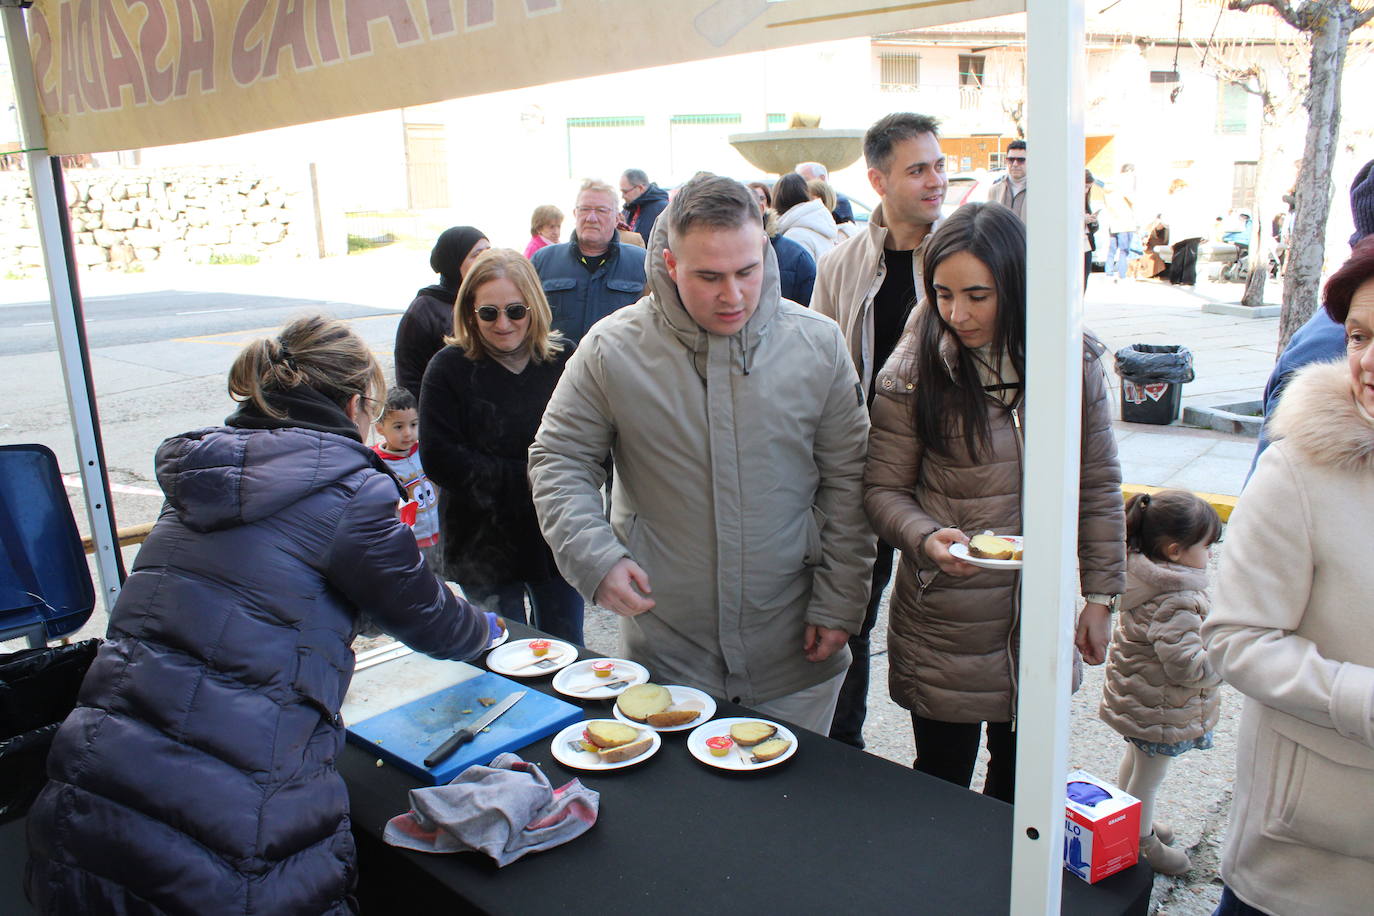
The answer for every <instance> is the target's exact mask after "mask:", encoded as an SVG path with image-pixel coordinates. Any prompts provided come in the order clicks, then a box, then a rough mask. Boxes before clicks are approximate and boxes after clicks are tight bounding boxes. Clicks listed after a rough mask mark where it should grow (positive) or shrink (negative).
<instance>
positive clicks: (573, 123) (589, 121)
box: [568, 115, 644, 127]
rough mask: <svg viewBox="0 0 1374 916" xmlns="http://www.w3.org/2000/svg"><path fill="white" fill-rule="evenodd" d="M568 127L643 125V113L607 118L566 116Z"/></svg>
mask: <svg viewBox="0 0 1374 916" xmlns="http://www.w3.org/2000/svg"><path fill="white" fill-rule="evenodd" d="M568 126H569V127H643V126H644V116H643V115H624V116H621V117H609V118H568Z"/></svg>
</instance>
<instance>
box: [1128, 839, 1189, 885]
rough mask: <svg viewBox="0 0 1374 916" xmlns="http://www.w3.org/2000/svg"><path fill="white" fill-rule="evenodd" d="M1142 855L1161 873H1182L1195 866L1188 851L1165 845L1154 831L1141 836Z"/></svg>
mask: <svg viewBox="0 0 1374 916" xmlns="http://www.w3.org/2000/svg"><path fill="white" fill-rule="evenodd" d="M1140 857H1141V858H1142V859H1144V860H1145V861H1146V862H1148V863H1150V867H1151V868H1153V869H1154V870H1155V871H1157V872H1159V873H1160V874H1161V875H1181V874H1183V873H1184V872H1186V871H1187V870H1188V869H1190V868H1192V867H1193V862H1192V860H1191V859H1189V858H1188V853H1186V852H1184V851H1183V850H1182V849H1174V848H1173V847H1172V846H1165V845H1164V844H1163V843H1161V842H1160V841H1159V837H1157V836H1155V835H1154V834H1153V833H1151V834H1150V835H1149V836H1143V837H1141V838H1140Z"/></svg>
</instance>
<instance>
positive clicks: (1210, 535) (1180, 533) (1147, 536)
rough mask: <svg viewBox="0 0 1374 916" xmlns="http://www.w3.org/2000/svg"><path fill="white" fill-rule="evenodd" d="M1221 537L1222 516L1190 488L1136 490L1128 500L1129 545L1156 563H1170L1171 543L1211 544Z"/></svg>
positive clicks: (1127, 541) (1127, 532)
mask: <svg viewBox="0 0 1374 916" xmlns="http://www.w3.org/2000/svg"><path fill="white" fill-rule="evenodd" d="M1220 536H1221V517H1220V516H1218V515H1217V510H1216V509H1213V508H1212V506H1211V504H1210V503H1208V502H1207V501H1206V500H1204V499H1202V498H1201V497H1199V496H1197V495H1196V494H1194V493H1190V492H1188V491H1187V490H1160V491H1159V492H1158V493H1137V494H1136V495H1135V496H1132V497H1131V498H1130V501H1128V502H1127V503H1126V546H1127V547H1128V548H1129V549H1131V550H1135V551H1139V552H1140V553H1143V554H1144V555H1145V556H1146V557H1148V558H1150V559H1151V560H1153V561H1154V562H1156V563H1167V562H1169V557H1168V554H1167V551H1168V549H1169V545H1170V544H1177V545H1179V546H1180V547H1185V548H1186V547H1191V546H1193V545H1194V544H1206V545H1208V546H1209V547H1210V546H1211V545H1212V544H1215V543H1216V542H1217V538H1219V537H1220Z"/></svg>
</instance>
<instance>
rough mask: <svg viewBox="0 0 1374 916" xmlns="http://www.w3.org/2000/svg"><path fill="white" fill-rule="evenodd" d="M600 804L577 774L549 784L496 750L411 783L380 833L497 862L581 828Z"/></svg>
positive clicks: (408, 844) (423, 848)
mask: <svg viewBox="0 0 1374 916" xmlns="http://www.w3.org/2000/svg"><path fill="white" fill-rule="evenodd" d="M600 806H601V795H600V793H598V792H596V791H595V790H593V789H588V788H587V787H586V786H584V785H582V783H581V782H580V781H579V780H576V779H574V780H572V781H571V782H569V783H567V784H566V785H564V786H562V787H560V788H557V789H555V788H553V787H552V786H550V784H549V779H548V777H547V776H545V775H544V772H543V771H542V770H540V769H539V767H538V766H536V765H535V764H533V763H530V762H528V761H526V760H522V759H521V758H520V756H519V755H517V754H500V755H498V756H497V757H496V759H494V760H493V761H492V762H491V764H490V765H488V766H470V767H468V768H467V769H466V770H464V771H463V772H461V773H459V774H458V776H457V777H455V778H454V780H453V782H451V783H449V784H448V785H446V786H434V787H432V788H425V789H411V790H410V811H408V812H406V813H405V814H400V815H397V816H396V817H393V818H392V819H391V820H390V821H388V822H387V825H386V833H385V834H384V837H383V838H384V839H385V840H386V842H387V843H389V844H391V845H392V846H401V847H404V848H406V849H417V850H419V851H420V852H464V851H467V850H472V851H474V852H484V853H486V854H487V855H489V856H491V857H492V858H493V859H495V860H496V864H497V865H498V866H504V865H509V864H510V863H511V862H514V861H515V860H516V859H518V858H520V857H521V856H523V855H524V854H525V853H527V852H537V851H539V850H541V849H548V848H549V847H551V846H558V845H560V844H562V843H566V842H568V841H569V840H571V839H573V838H574V837H577V836H581V835H582V834H583V833H586V832H587V830H589V829H590V828H591V826H592V824H595V823H596V815H597V812H598V811H599V810H600Z"/></svg>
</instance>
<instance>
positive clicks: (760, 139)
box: [730, 115, 864, 175]
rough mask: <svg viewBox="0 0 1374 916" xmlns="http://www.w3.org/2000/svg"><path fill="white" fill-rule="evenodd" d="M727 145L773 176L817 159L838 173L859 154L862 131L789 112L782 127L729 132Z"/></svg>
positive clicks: (861, 146)
mask: <svg viewBox="0 0 1374 916" xmlns="http://www.w3.org/2000/svg"><path fill="white" fill-rule="evenodd" d="M730 145H731V146H733V147H734V148H735V149H737V150H739V154H740V155H741V156H743V157H744V158H745V159H747V160H749V164H750V165H752V166H754V167H756V168H758V169H761V170H763V171H765V172H768V173H770V174H773V175H781V174H784V173H785V172H790V171H792V169H793V168H794V167H795V166H796V164H797V163H798V162H819V163H821V164H822V165H824V166H825V167H826V168H827V169H828V170H830V171H831V172H838V171H839V170H840V169H842V168H845V167H846V166H849V165H852V164H854V162H855V161H856V160H857V159H858V158H859V156H860V155H862V154H863V147H864V132H863V131H862V130H825V129H822V128H821V127H820V118H817V117H812V116H805V115H793V116H792V118H791V122H790V124H789V125H788V128H787V129H786V130H765V131H761V132H759V133H751V134H731V135H730Z"/></svg>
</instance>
